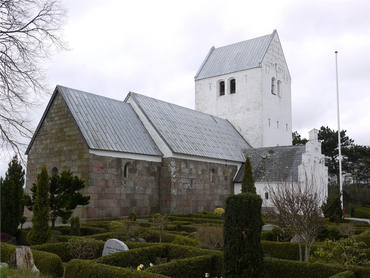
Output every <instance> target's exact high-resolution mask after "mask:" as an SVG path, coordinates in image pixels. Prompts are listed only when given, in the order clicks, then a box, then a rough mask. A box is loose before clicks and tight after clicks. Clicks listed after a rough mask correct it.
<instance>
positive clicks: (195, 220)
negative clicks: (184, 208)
mask: <svg viewBox="0 0 370 278" xmlns="http://www.w3.org/2000/svg"><path fill="white" fill-rule="evenodd" d="M168 219H169V220H170V221H171V222H172V221H189V222H192V223H197V224H223V223H224V220H221V219H210V218H197V217H185V216H178V215H176V216H171V215H170V216H168Z"/></svg>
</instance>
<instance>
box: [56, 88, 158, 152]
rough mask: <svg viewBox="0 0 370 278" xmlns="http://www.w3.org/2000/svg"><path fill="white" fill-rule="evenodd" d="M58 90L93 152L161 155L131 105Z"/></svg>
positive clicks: (76, 91)
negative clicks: (94, 150)
mask: <svg viewBox="0 0 370 278" xmlns="http://www.w3.org/2000/svg"><path fill="white" fill-rule="evenodd" d="M57 90H58V92H59V93H60V94H61V95H62V97H63V99H64V100H65V103H66V104H67V106H68V108H69V110H70V112H71V114H72V116H73V118H74V120H75V121H76V123H77V125H78V127H79V129H80V130H81V133H82V135H83V136H84V138H85V140H86V142H87V144H88V145H89V147H90V148H91V149H99V150H110V151H119V152H129V153H137V154H146V155H159V156H162V153H161V152H160V151H159V149H158V147H157V146H156V144H155V143H154V141H153V140H152V138H151V137H150V136H149V134H148V132H147V131H146V129H145V127H144V125H143V124H142V123H141V121H140V119H139V118H138V117H137V115H136V113H135V111H134V110H133V109H132V107H131V105H130V104H128V103H125V102H122V101H118V100H114V99H110V98H106V97H102V96H98V95H94V94H90V93H86V92H82V91H79V90H75V89H70V88H66V87H63V86H57Z"/></svg>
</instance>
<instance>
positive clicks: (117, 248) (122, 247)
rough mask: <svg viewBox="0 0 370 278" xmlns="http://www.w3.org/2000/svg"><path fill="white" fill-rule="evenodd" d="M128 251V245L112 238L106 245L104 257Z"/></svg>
mask: <svg viewBox="0 0 370 278" xmlns="http://www.w3.org/2000/svg"><path fill="white" fill-rule="evenodd" d="M127 250H128V247H127V245H126V244H124V243H123V242H122V241H120V240H118V239H115V238H111V239H108V240H107V242H106V243H105V244H104V249H103V254H102V256H105V255H109V254H112V253H117V252H121V251H127Z"/></svg>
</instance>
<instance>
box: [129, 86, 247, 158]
mask: <svg viewBox="0 0 370 278" xmlns="http://www.w3.org/2000/svg"><path fill="white" fill-rule="evenodd" d="M130 97H131V98H132V100H133V101H135V103H136V104H137V106H138V107H139V109H140V110H141V111H142V113H143V114H144V115H145V117H146V118H147V119H148V121H149V122H150V124H151V125H152V126H153V128H154V129H155V130H156V131H157V133H158V134H159V136H160V137H161V138H162V140H163V141H164V142H165V143H166V144H167V146H168V147H169V148H170V150H171V151H172V152H173V153H177V154H187V155H194V156H200V157H207V158H215V159H223V160H229V161H240V162H242V161H244V160H245V159H244V155H243V153H242V150H243V149H250V148H251V147H250V145H249V144H248V143H247V142H246V141H245V140H244V139H243V137H242V136H241V135H240V134H239V133H238V132H237V131H236V130H235V128H234V127H233V126H232V125H231V124H230V122H228V121H227V120H225V119H222V118H218V117H215V116H211V115H208V114H205V113H202V112H199V111H195V110H192V109H188V108H185V107H181V106H178V105H175V104H172V103H168V102H164V101H160V100H157V99H154V98H150V97H147V96H143V95H140V94H136V93H133V92H130V93H129V95H128V96H127V98H126V101H127V100H128V99H129V98H130Z"/></svg>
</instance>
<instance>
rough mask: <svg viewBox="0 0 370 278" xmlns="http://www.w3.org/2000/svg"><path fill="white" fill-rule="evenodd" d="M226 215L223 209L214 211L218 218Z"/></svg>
mask: <svg viewBox="0 0 370 278" xmlns="http://www.w3.org/2000/svg"><path fill="white" fill-rule="evenodd" d="M224 213H225V210H224V209H223V208H216V209H215V210H214V211H213V214H214V215H217V216H219V217H221V216H222V214H224Z"/></svg>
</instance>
